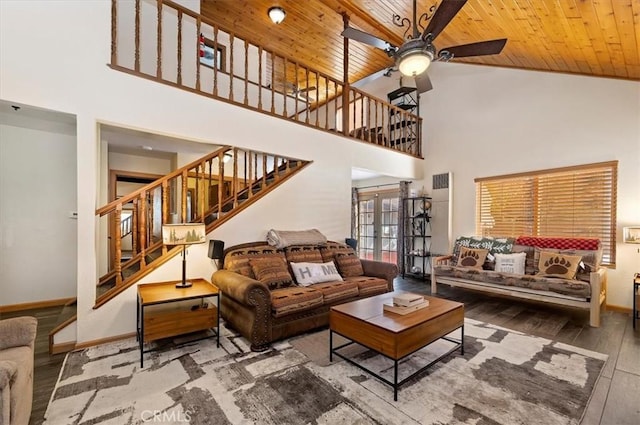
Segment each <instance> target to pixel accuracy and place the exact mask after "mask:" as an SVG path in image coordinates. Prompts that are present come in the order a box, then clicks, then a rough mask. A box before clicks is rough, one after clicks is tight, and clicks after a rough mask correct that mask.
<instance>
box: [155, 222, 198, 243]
mask: <svg viewBox="0 0 640 425" xmlns="http://www.w3.org/2000/svg"><path fill="white" fill-rule="evenodd" d="M206 232H207V231H206V228H205V225H204V223H183V224H163V225H162V243H163V244H164V245H192V244H197V243H204V242H206V241H207V234H206Z"/></svg>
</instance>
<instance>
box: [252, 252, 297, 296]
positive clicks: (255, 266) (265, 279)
mask: <svg viewBox="0 0 640 425" xmlns="http://www.w3.org/2000/svg"><path fill="white" fill-rule="evenodd" d="M249 264H250V265H251V270H252V271H253V274H254V276H255V277H256V279H257V280H259V281H260V282H262V283H264V284H265V285H267V286H268V287H269V289H270V290H273V289H280V288H287V287H289V286H291V285H293V280H292V279H291V275H290V274H289V270H288V269H287V263H286V262H285V261H284V260H283V259H282V258H276V257H274V258H256V259H252V260H250V261H249Z"/></svg>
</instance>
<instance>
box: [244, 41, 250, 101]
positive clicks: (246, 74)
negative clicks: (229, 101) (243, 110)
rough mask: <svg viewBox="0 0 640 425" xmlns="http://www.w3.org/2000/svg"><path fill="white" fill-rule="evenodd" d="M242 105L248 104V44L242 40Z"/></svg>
mask: <svg viewBox="0 0 640 425" xmlns="http://www.w3.org/2000/svg"><path fill="white" fill-rule="evenodd" d="M244 104H245V105H248V104H249V42H248V41H247V40H246V39H245V40H244Z"/></svg>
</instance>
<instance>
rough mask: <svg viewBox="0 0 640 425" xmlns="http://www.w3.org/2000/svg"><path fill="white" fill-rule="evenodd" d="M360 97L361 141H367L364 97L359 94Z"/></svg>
mask: <svg viewBox="0 0 640 425" xmlns="http://www.w3.org/2000/svg"><path fill="white" fill-rule="evenodd" d="M358 96H359V98H358V99H359V100H360V140H366V139H367V137H366V134H365V131H364V130H365V124H366V123H365V122H364V96H362V94H360V93H358ZM354 107H355V103H354Z"/></svg>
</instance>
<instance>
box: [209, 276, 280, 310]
mask: <svg viewBox="0 0 640 425" xmlns="http://www.w3.org/2000/svg"><path fill="white" fill-rule="evenodd" d="M211 282H212V283H213V284H214V285H216V286H217V287H218V289H220V290H221V291H222V293H223V296H225V297H230V298H233V299H234V300H236V301H237V302H239V303H240V304H244V305H247V306H256V305H258V304H263V305H264V306H265V307H267V308H268V310H269V309H270V308H271V294H270V292H269V288H267V285H265V284H264V283H262V282H260V281H258V280H255V279H251V278H250V277H247V276H244V275H241V274H239V273H235V272H231V271H229V270H218V271H216V272H214V273H213V275H212V276H211Z"/></svg>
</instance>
